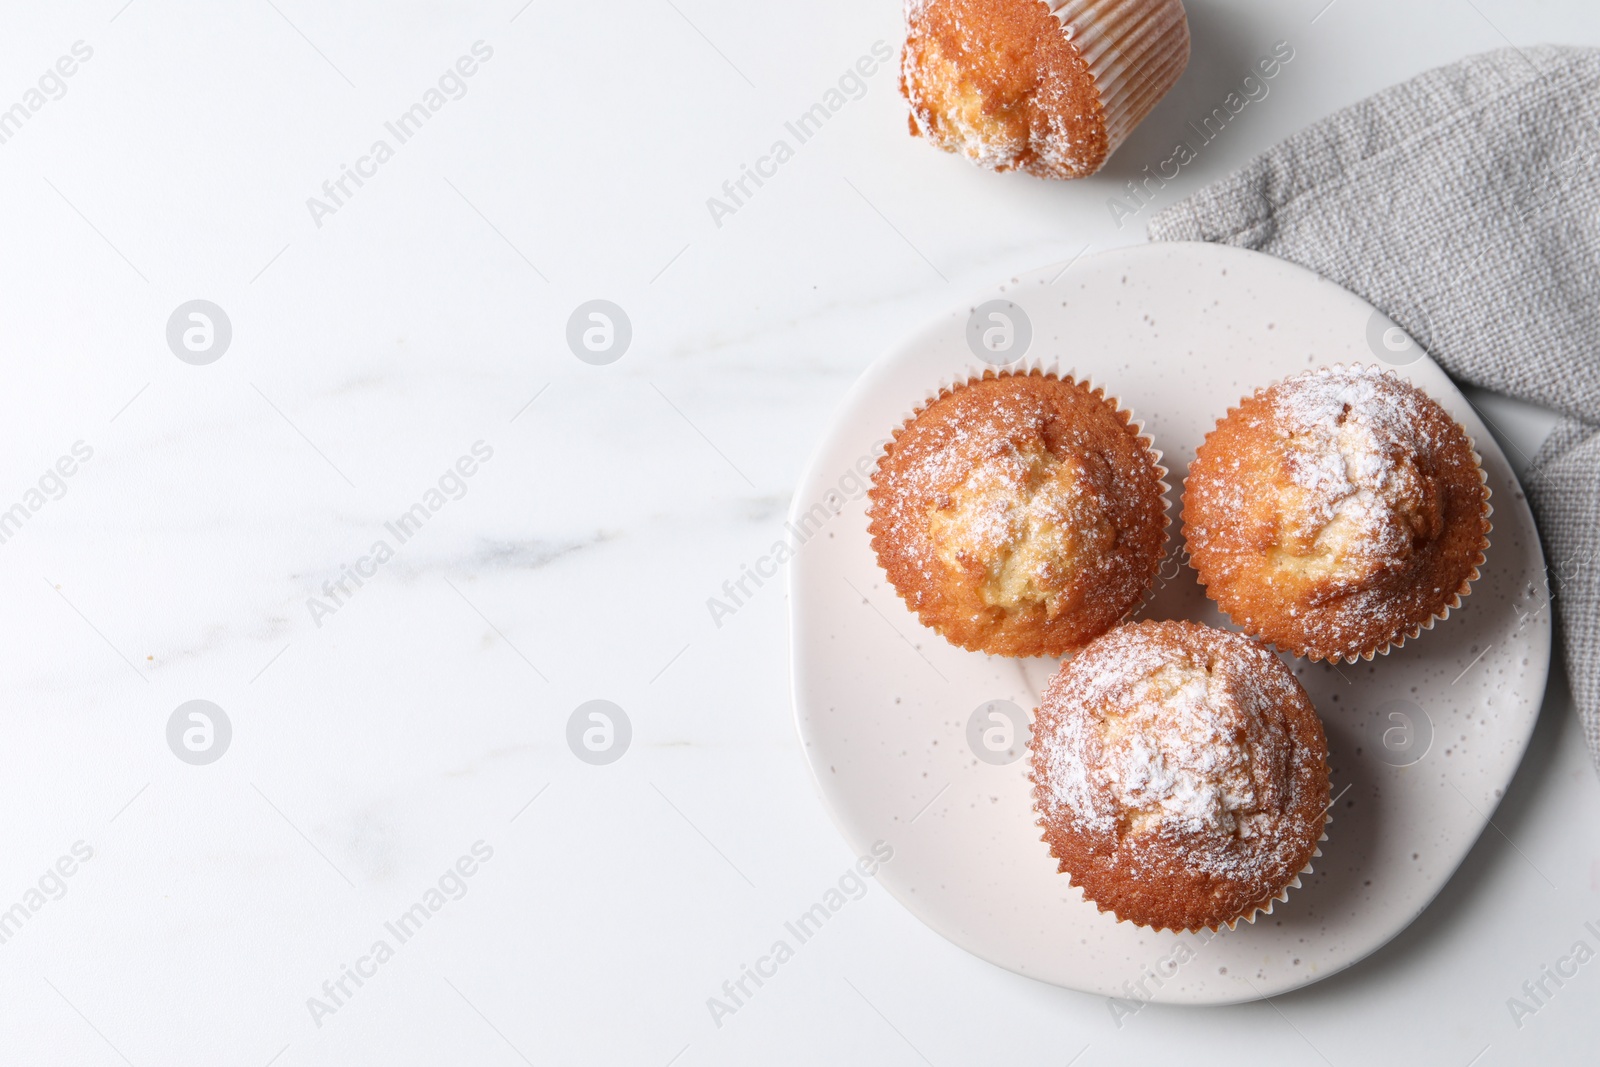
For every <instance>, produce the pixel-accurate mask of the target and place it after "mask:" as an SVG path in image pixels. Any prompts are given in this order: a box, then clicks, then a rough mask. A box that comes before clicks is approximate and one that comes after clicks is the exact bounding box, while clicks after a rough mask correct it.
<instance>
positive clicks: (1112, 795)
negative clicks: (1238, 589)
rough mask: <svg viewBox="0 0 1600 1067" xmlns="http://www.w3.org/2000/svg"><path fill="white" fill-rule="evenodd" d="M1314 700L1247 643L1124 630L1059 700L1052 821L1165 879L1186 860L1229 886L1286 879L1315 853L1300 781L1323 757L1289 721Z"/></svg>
mask: <svg viewBox="0 0 1600 1067" xmlns="http://www.w3.org/2000/svg"><path fill="white" fill-rule="evenodd" d="M1175 635H1181V638H1180V639H1175ZM1304 701H1305V696H1304V693H1303V691H1302V690H1300V688H1299V685H1298V683H1297V682H1295V680H1294V677H1293V675H1292V674H1290V672H1289V671H1288V669H1287V668H1286V667H1284V666H1283V664H1282V663H1281V662H1279V661H1278V660H1277V658H1276V657H1274V656H1273V655H1272V654H1271V653H1270V652H1268V651H1266V650H1265V649H1264V648H1262V647H1261V646H1260V645H1258V644H1256V643H1255V642H1253V641H1251V640H1249V639H1247V638H1244V637H1241V636H1239V635H1236V634H1230V633H1225V632H1223V631H1219V630H1209V629H1207V628H1204V627H1199V626H1193V625H1188V624H1153V625H1152V624H1145V625H1139V626H1124V627H1121V628H1119V629H1117V630H1114V631H1112V632H1111V633H1109V634H1107V635H1106V636H1104V637H1102V638H1100V639H1099V640H1097V641H1095V642H1093V643H1092V644H1091V645H1089V646H1088V647H1087V648H1086V649H1085V650H1084V651H1083V652H1082V653H1080V654H1079V656H1078V657H1077V658H1076V659H1074V660H1072V661H1070V662H1069V663H1067V664H1065V665H1064V666H1063V667H1062V669H1061V671H1060V672H1059V673H1058V674H1057V675H1056V677H1055V678H1054V679H1053V680H1052V681H1051V683H1050V686H1049V688H1048V689H1047V690H1046V692H1045V695H1044V701H1043V706H1042V707H1041V708H1040V722H1039V725H1038V727H1037V729H1036V731H1035V740H1034V750H1035V767H1036V768H1037V770H1038V773H1039V780H1040V781H1041V782H1042V784H1043V785H1044V786H1045V790H1044V791H1043V796H1042V800H1043V803H1044V808H1045V810H1043V811H1042V812H1041V813H1042V814H1043V815H1045V817H1046V819H1047V820H1049V819H1052V818H1057V817H1062V816H1065V817H1068V818H1069V821H1070V823H1072V824H1073V825H1075V826H1076V827H1077V831H1078V832H1079V833H1085V834H1088V835H1090V836H1091V837H1093V838H1095V839H1097V840H1100V841H1101V842H1103V846H1104V848H1106V849H1108V850H1110V851H1113V852H1114V853H1115V854H1116V856H1117V860H1118V861H1119V862H1121V863H1126V864H1127V865H1129V866H1130V867H1132V868H1133V869H1135V870H1143V869H1159V868H1160V867H1161V866H1162V864H1164V863H1165V862H1167V858H1168V857H1170V856H1171V855H1172V854H1173V852H1174V849H1176V850H1177V854H1178V855H1180V856H1181V857H1182V860H1183V862H1184V863H1185V865H1186V866H1187V867H1188V868H1189V869H1190V870H1197V871H1202V872H1205V873H1207V874H1212V875H1216V876H1218V877H1223V878H1229V879H1253V878H1260V877H1266V876H1270V875H1271V874H1272V873H1273V872H1279V873H1282V870H1283V868H1284V866H1285V864H1286V861H1287V860H1288V858H1289V857H1291V856H1293V855H1294V854H1295V853H1296V850H1299V849H1303V848H1304V843H1305V830H1304V828H1297V825H1296V820H1297V819H1298V818H1300V817H1301V816H1300V815H1298V814H1296V808H1297V806H1298V805H1299V803H1300V801H1301V800H1302V798H1301V797H1300V796H1299V795H1298V790H1299V788H1300V786H1299V784H1298V783H1299V781H1300V777H1299V776H1298V775H1297V773H1296V772H1297V770H1298V769H1299V767H1300V764H1302V763H1303V762H1304V761H1307V760H1320V759H1321V758H1322V757H1321V753H1320V752H1312V751H1309V750H1308V749H1306V748H1305V747H1303V746H1301V745H1298V744H1297V742H1296V740H1295V737H1294V736H1293V734H1292V732H1291V730H1290V726H1289V717H1288V716H1287V715H1286V714H1285V712H1286V709H1290V708H1294V707H1300V706H1304ZM1323 780H1324V781H1325V780H1326V779H1325V778H1324V779H1323ZM1287 873H1288V874H1291V875H1292V874H1294V873H1296V872H1295V871H1293V870H1291V871H1288V872H1287Z"/></svg>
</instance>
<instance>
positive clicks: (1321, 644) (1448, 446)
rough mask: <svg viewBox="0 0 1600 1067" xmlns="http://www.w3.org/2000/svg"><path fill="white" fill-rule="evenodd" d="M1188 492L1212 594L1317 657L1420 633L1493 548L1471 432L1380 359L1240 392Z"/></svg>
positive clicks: (1192, 545) (1186, 513) (1361, 653)
mask: <svg viewBox="0 0 1600 1067" xmlns="http://www.w3.org/2000/svg"><path fill="white" fill-rule="evenodd" d="M1183 500H1184V507H1183V522H1184V536H1185V537H1186V539H1187V541H1188V549H1189V557H1190V560H1191V562H1192V563H1193V564H1194V567H1195V569H1196V570H1197V571H1198V572H1199V575H1200V581H1201V582H1202V583H1203V584H1204V585H1205V587H1206V593H1207V595H1209V596H1210V597H1211V598H1212V599H1213V600H1215V601H1216V602H1217V604H1218V606H1220V607H1221V608H1222V610H1223V611H1225V612H1227V613H1228V616H1229V617H1230V618H1231V619H1233V621H1234V622H1235V623H1236V624H1238V625H1239V626H1240V627H1242V628H1243V629H1244V630H1246V631H1248V632H1249V633H1252V634H1255V635H1257V636H1259V637H1263V638H1265V639H1266V640H1268V641H1271V642H1272V643H1273V644H1275V645H1277V646H1278V647H1279V648H1282V649H1286V650H1288V651H1290V652H1293V653H1295V654H1296V655H1300V656H1308V657H1310V658H1311V659H1314V660H1331V661H1334V662H1338V661H1340V660H1350V661H1354V660H1355V659H1357V658H1358V657H1364V658H1366V659H1371V658H1372V656H1373V655H1374V654H1375V653H1378V652H1386V651H1388V650H1389V649H1390V648H1391V647H1392V646H1394V645H1398V644H1402V643H1404V642H1405V640H1406V639H1407V638H1409V637H1415V636H1417V634H1418V633H1419V632H1420V631H1421V630H1422V629H1423V628H1424V627H1428V626H1432V625H1433V622H1434V620H1435V619H1436V618H1443V617H1444V616H1446V615H1448V614H1449V612H1450V609H1451V608H1453V607H1456V606H1459V604H1460V602H1461V598H1462V597H1463V596H1466V595H1467V593H1468V592H1469V588H1470V586H1471V583H1472V582H1473V580H1475V579H1476V578H1477V577H1478V568H1479V567H1480V566H1481V565H1482V563H1483V558H1484V555H1483V554H1484V549H1486V548H1487V547H1488V544H1489V540H1488V535H1489V530H1490V524H1489V512H1490V508H1489V489H1488V486H1487V485H1486V484H1485V478H1484V474H1483V469H1482V467H1481V466H1480V464H1479V461H1478V455H1477V453H1476V452H1474V451H1473V447H1472V441H1471V439H1470V438H1468V437H1467V434H1466V431H1465V430H1463V429H1462V428H1461V427H1460V425H1458V424H1457V423H1456V421H1455V420H1454V419H1452V418H1451V417H1450V415H1449V413H1448V412H1446V411H1445V410H1444V408H1442V407H1440V406H1439V404H1438V403H1437V402H1435V401H1434V400H1433V399H1432V398H1431V397H1429V396H1428V395H1427V394H1426V393H1424V392H1422V390H1420V389H1418V388H1417V387H1416V386H1414V385H1412V384H1410V383H1409V382H1407V381H1405V380H1403V379H1401V378H1400V377H1398V376H1396V375H1395V374H1394V373H1393V372H1390V371H1385V370H1381V369H1379V368H1377V367H1365V368H1363V367H1361V366H1355V367H1333V368H1329V369H1324V370H1316V371H1309V372H1306V373H1304V374H1299V375H1296V376H1294V377H1292V378H1288V379H1286V380H1284V381H1282V382H1280V383H1278V384H1277V385H1274V386H1271V387H1270V388H1267V389H1262V390H1260V391H1258V392H1257V393H1256V394H1255V395H1254V396H1252V397H1250V398H1249V399H1246V400H1244V401H1242V402H1241V403H1240V405H1239V406H1238V407H1237V408H1234V409H1233V410H1232V411H1230V412H1229V413H1228V415H1227V417H1226V418H1224V419H1223V420H1222V421H1221V422H1219V423H1218V424H1217V427H1216V429H1214V430H1213V431H1212V432H1211V433H1210V434H1209V435H1207V437H1206V440H1205V443H1204V444H1203V445H1201V446H1200V450H1199V454H1198V455H1197V456H1196V457H1195V461H1194V464H1193V465H1192V466H1191V467H1190V468H1189V475H1188V478H1187V480H1186V481H1185V482H1184V498H1183Z"/></svg>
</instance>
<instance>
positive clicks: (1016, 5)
mask: <svg viewBox="0 0 1600 1067" xmlns="http://www.w3.org/2000/svg"><path fill="white" fill-rule="evenodd" d="M1188 62H1189V23H1188V20H1187V18H1186V17H1185V15H1184V11H1183V4H1182V3H1181V2H1180V0H906V47H905V54H904V56H903V57H902V60H901V74H900V91H901V92H902V93H903V94H904V95H905V97H906V99H907V100H908V101H909V102H910V104H911V132H912V134H913V135H920V136H923V137H926V138H928V139H929V140H930V141H932V142H933V143H934V144H936V145H938V146H939V147H940V148H943V149H944V150H945V151H947V152H958V153H961V154H963V155H965V156H966V157H967V158H969V159H971V160H972V161H973V162H975V163H977V164H979V165H980V166H983V167H987V168H989V169H990V170H1013V169H1015V170H1023V171H1027V172H1028V173H1029V174H1033V175H1036V176H1038V177H1041V178H1082V177H1084V176H1086V175H1089V174H1093V173H1094V172H1095V171H1097V170H1099V169H1100V165H1101V164H1102V163H1104V162H1105V161H1106V158H1107V157H1108V156H1110V155H1111V153H1112V152H1115V151H1116V150H1117V146H1118V145H1120V144H1121V143H1122V142H1123V140H1124V139H1125V138H1126V137H1127V136H1128V134H1129V133H1130V132H1132V130H1133V128H1134V127H1135V126H1137V125H1138V124H1139V122H1140V121H1142V120H1143V119H1144V117H1145V116H1146V115H1148V114H1149V113H1150V111H1151V109H1152V108H1154V107H1155V106H1156V103H1157V102H1158V101H1159V100H1160V99H1161V98H1162V97H1163V96H1165V95H1166V93H1167V90H1168V89H1171V88H1172V86H1173V84H1174V83H1175V82H1176V81H1177V80H1178V77H1179V75H1181V74H1182V73H1183V69H1184V67H1185V66H1186V65H1187V64H1188Z"/></svg>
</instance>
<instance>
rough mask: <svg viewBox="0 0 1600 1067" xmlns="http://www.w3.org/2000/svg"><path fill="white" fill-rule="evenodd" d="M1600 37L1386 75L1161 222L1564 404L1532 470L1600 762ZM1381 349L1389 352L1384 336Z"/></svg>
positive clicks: (1515, 386)
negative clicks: (1318, 281)
mask: <svg viewBox="0 0 1600 1067" xmlns="http://www.w3.org/2000/svg"><path fill="white" fill-rule="evenodd" d="M1597 163H1600V50H1595V49H1586V48H1555V47H1542V48H1527V49H1517V48H1507V49H1503V50H1500V51H1496V52H1489V53H1486V54H1484V55H1478V56H1471V57H1469V58H1467V59H1464V60H1461V61H1460V62H1458V63H1454V64H1451V65H1450V66H1447V67H1441V68H1440V69H1438V70H1433V71H1429V72H1428V73H1426V74H1423V75H1421V76H1419V77H1416V78H1413V79H1412V80H1411V81H1408V82H1405V83H1403V84H1401V85H1396V86H1393V87H1392V88H1389V89H1385V90H1384V91H1382V92H1380V93H1378V94H1377V95H1375V96H1372V97H1369V98H1368V99H1366V100H1364V101H1362V102H1360V103H1358V104H1355V105H1352V106H1351V107H1348V108H1346V109H1344V110H1343V111H1340V112H1338V113H1336V114H1334V115H1331V116H1329V117H1328V118H1326V119H1323V120H1322V121H1320V122H1318V123H1317V124H1315V125H1314V126H1311V127H1310V128H1308V129H1306V130H1303V131H1301V132H1300V133H1298V134H1296V135H1294V136H1293V137H1290V138H1289V139H1288V140H1286V141H1284V142H1283V143H1281V144H1279V145H1278V146H1277V147H1275V148H1272V149H1270V150H1269V151H1267V152H1266V153H1264V154H1263V155H1261V156H1260V157H1259V158H1257V159H1256V160H1254V161H1253V162H1251V163H1250V164H1248V165H1247V166H1245V167H1244V168H1243V169H1242V170H1240V171H1238V172H1237V173H1235V174H1233V175H1231V176H1230V177H1228V178H1226V179H1224V180H1222V181H1220V182H1217V183H1216V184H1214V185H1212V186H1210V187H1209V188H1206V189H1203V190H1201V191H1200V192H1198V193H1196V194H1194V195H1193V196H1190V197H1188V198H1187V199H1185V200H1183V201H1180V202H1179V203H1177V204H1174V205H1173V206H1171V207H1169V208H1167V209H1165V210H1163V211H1162V212H1160V213H1159V214H1157V215H1156V216H1155V217H1153V218H1152V219H1151V220H1150V224H1149V232H1150V237H1151V238H1152V239H1153V240H1160V241H1217V242H1221V243H1224V244H1231V245H1237V246H1239V247H1241V248H1251V249H1255V250H1257V251H1260V252H1267V253H1270V254H1271V255H1275V256H1279V257H1281V258H1283V259H1287V260H1290V261H1291V262H1294V263H1298V264H1300V265H1301V266H1304V267H1309V268H1310V269H1311V270H1314V271H1316V272H1317V273H1318V274H1320V275H1322V276H1323V277H1325V278H1329V279H1331V280H1333V281H1335V282H1337V283H1339V284H1340V285H1342V286H1344V287H1345V288H1346V289H1349V290H1351V291H1352V292H1355V293H1358V294H1359V295H1361V296H1362V297H1364V298H1365V299H1366V300H1367V301H1368V302H1370V303H1372V304H1374V305H1375V306H1377V307H1378V308H1380V309H1382V310H1383V311H1384V312H1385V313H1387V314H1388V315H1389V317H1390V318H1392V319H1393V320H1394V321H1395V322H1396V323H1398V324H1399V325H1400V326H1402V327H1404V328H1405V330H1406V331H1407V332H1408V333H1409V334H1411V336H1412V337H1413V338H1415V339H1416V341H1417V342H1418V343H1419V344H1421V345H1422V346H1423V348H1425V349H1426V350H1427V351H1428V353H1429V355H1431V356H1432V357H1433V358H1434V359H1435V360H1437V361H1438V363H1439V364H1440V365H1441V366H1442V367H1444V369H1445V370H1446V371H1448V372H1449V373H1450V374H1451V375H1453V376H1454V377H1455V378H1457V379H1458V380H1460V381H1463V382H1469V383H1472V384H1474V385H1479V386H1482V387H1484V388H1487V389H1491V390H1494V391H1496V392H1499V393H1504V394H1506V395H1508V396H1512V397H1517V398H1519V399H1522V400H1527V401H1530V402H1532V403H1535V404H1540V405H1542V406H1544V407H1547V408H1553V409H1555V410H1557V411H1559V412H1561V413H1562V414H1563V415H1564V416H1566V418H1565V419H1564V420H1563V421H1562V423H1561V424H1560V425H1559V426H1558V427H1557V428H1556V430H1555V432H1554V433H1553V434H1552V435H1551V436H1550V438H1549V440H1547V441H1546V442H1545V444H1544V445H1543V446H1542V447H1541V448H1540V450H1539V453H1538V455H1536V456H1533V457H1531V461H1532V462H1531V464H1530V468H1529V472H1528V474H1527V476H1526V477H1525V478H1524V480H1523V485H1524V487H1525V489H1526V490H1527V493H1528V498H1529V502H1530V503H1531V505H1532V507H1533V511H1534V514H1535V516H1536V517H1537V519H1538V521H1539V526H1540V530H1541V532H1542V535H1543V537H1544V543H1545V554H1546V566H1547V570H1548V571H1549V577H1550V582H1549V585H1550V588H1549V590H1548V591H1545V590H1540V591H1536V592H1537V593H1539V594H1541V595H1546V594H1547V595H1549V596H1551V597H1552V598H1553V602H1554V604H1555V606H1556V609H1557V612H1558V614H1559V621H1560V625H1561V632H1562V636H1563V639H1564V647H1565V653H1566V665H1567V672H1568V674H1569V675H1570V676H1571V682H1572V692H1573V697H1574V699H1575V701H1576V703H1577V706H1578V710H1579V713H1580V715H1581V716H1582V719H1583V725H1584V734H1585V736H1586V737H1587V739H1588V743H1589V751H1590V754H1591V755H1592V756H1593V757H1594V758H1595V760H1596V762H1597V763H1600V166H1597ZM1375 351H1377V349H1376V347H1375Z"/></svg>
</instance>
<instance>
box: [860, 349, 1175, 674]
mask: <svg viewBox="0 0 1600 1067" xmlns="http://www.w3.org/2000/svg"><path fill="white" fill-rule="evenodd" d="M1164 473H1165V472H1164V471H1163V470H1162V469H1161V468H1160V466H1159V465H1158V463H1157V461H1156V457H1155V455H1154V453H1153V452H1152V451H1151V449H1150V447H1149V439H1148V438H1145V437H1142V436H1140V434H1139V432H1138V430H1137V429H1136V428H1135V427H1134V426H1132V425H1131V424H1130V423H1129V421H1128V416H1127V414H1126V413H1124V412H1122V411H1120V410H1119V409H1118V408H1117V407H1116V405H1115V403H1114V402H1112V401H1108V400H1107V399H1106V398H1105V396H1104V394H1103V392H1102V391H1100V390H1091V389H1090V388H1089V386H1087V385H1085V384H1082V383H1079V382H1077V381H1074V380H1072V379H1070V378H1067V379H1062V378H1058V377H1056V376H1054V375H1046V374H1043V373H1041V372H1039V371H1033V372H1031V373H1027V374H1011V373H1000V374H996V373H995V372H993V371H989V372H986V373H985V376H984V377H983V378H980V379H973V380H971V381H969V382H967V383H966V384H965V385H959V386H956V387H955V388H953V389H949V390H946V391H944V392H942V393H940V395H939V396H938V397H937V398H935V399H934V400H932V401H930V402H929V403H928V404H927V406H926V407H924V408H923V409H922V410H921V411H920V412H918V413H917V414H916V415H915V416H914V417H913V418H912V419H911V420H910V421H909V422H907V423H906V424H905V425H904V426H903V427H902V428H901V429H900V430H899V431H897V432H896V434H895V438H894V440H893V441H892V442H891V443H890V445H889V447H888V449H887V450H886V453H885V455H884V456H883V458H882V459H881V460H880V461H879V463H878V469H877V471H876V472H875V474H874V477H873V484H872V488H871V490H870V491H869V494H868V495H869V497H870V505H869V518H870V520H871V522H870V526H869V531H870V533H871V535H872V547H873V549H874V550H875V551H876V552H877V554H878V562H879V563H880V564H881V565H882V566H883V568H884V571H885V573H886V574H887V575H888V577H889V581H890V583H891V584H893V585H894V587H895V589H896V591H897V592H898V593H899V594H900V595H901V596H902V597H903V598H905V600H906V603H907V604H908V605H909V606H910V608H911V609H912V610H913V611H914V612H916V613H917V615H918V617H919V618H920V619H921V620H922V622H923V624H924V625H925V626H929V627H931V628H933V629H934V630H937V631H938V632H939V633H941V634H943V635H944V637H945V638H946V639H947V640H949V641H950V642H951V643H952V644H955V645H959V646H960V647H962V648H967V649H971V650H974V651H982V652H989V653H993V654H997V655H1006V656H1038V655H1062V654H1063V653H1065V652H1067V651H1069V650H1071V649H1073V648H1076V647H1078V646H1079V645H1082V644H1083V643H1084V642H1086V641H1089V640H1090V639H1092V638H1094V637H1096V636H1098V635H1099V634H1101V633H1104V632H1105V631H1106V630H1107V629H1109V628H1110V627H1111V626H1113V625H1115V624H1116V623H1117V622H1118V621H1119V620H1120V619H1121V618H1122V617H1123V616H1124V615H1126V614H1127V613H1128V612H1129V611H1131V610H1132V609H1133V608H1135V607H1136V606H1137V605H1138V604H1139V602H1140V601H1141V600H1142V599H1143V598H1144V595H1145V593H1146V591H1147V590H1148V589H1149V586H1150V583H1151V580H1152V579H1153V577H1154V574H1155V571H1156V568H1157V567H1158V566H1159V564H1160V560H1161V553H1162V548H1163V545H1164V542H1165V540H1166V499H1165V497H1164V496H1163V495H1162V489H1163V486H1162V482H1161V478H1162V476H1163V474H1164Z"/></svg>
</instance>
